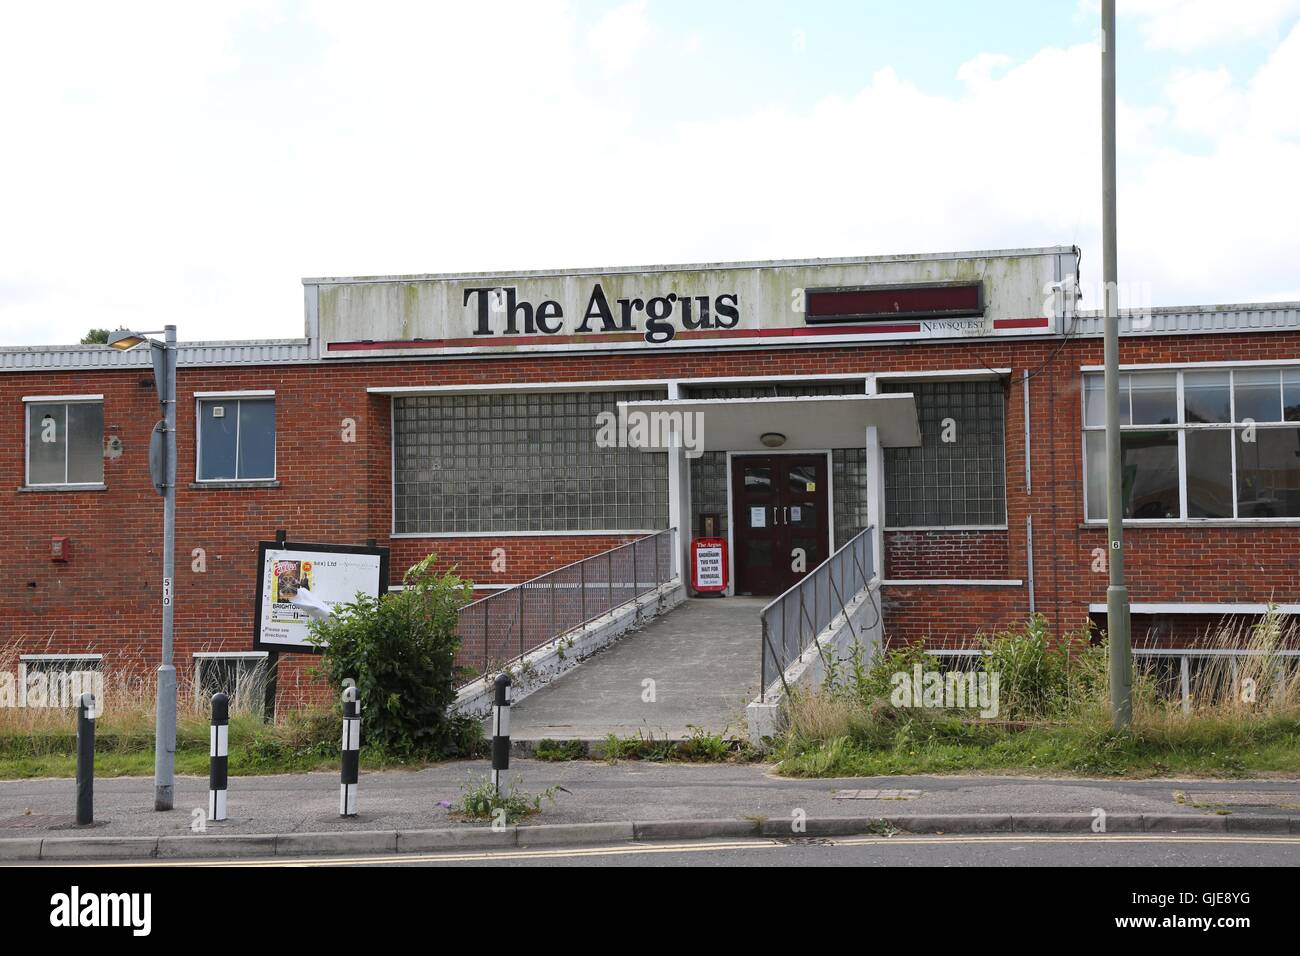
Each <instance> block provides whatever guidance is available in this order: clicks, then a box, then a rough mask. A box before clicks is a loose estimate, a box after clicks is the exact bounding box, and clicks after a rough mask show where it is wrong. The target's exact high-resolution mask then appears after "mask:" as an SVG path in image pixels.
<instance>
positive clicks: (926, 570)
mask: <svg viewBox="0 0 1300 956" xmlns="http://www.w3.org/2000/svg"><path fill="white" fill-rule="evenodd" d="M1008 540H1009V538H1008V535H1007V532H1005V531H886V532H885V577H887V578H1007V577H1010V574H1009V568H1010V558H1009V557H1008V555H1007V547H1008Z"/></svg>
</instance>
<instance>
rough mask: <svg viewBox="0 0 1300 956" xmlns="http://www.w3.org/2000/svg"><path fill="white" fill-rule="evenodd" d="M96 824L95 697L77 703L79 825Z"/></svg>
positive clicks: (85, 696) (83, 697) (88, 695)
mask: <svg viewBox="0 0 1300 956" xmlns="http://www.w3.org/2000/svg"><path fill="white" fill-rule="evenodd" d="M94 822H95V695H94V694H89V693H87V694H82V695H81V699H80V700H79V701H78V702H77V825H78V826H83V827H85V826H90V824H92V823H94Z"/></svg>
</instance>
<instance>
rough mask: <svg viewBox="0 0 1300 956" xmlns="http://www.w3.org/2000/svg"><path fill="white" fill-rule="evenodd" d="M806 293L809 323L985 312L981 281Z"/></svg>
mask: <svg viewBox="0 0 1300 956" xmlns="http://www.w3.org/2000/svg"><path fill="white" fill-rule="evenodd" d="M806 295H807V299H806V308H807V311H806V313H805V318H806V319H807V321H808V323H809V324H810V325H811V324H818V323H833V322H863V321H866V322H873V321H882V320H887V319H889V320H893V319H898V318H901V317H904V316H906V317H909V318H916V319H921V318H965V317H970V316H979V315H983V314H984V285H983V283H980V282H967V283H936V284H934V285H883V286H858V287H855V288H851V289H809V290H808V291H807V293H806Z"/></svg>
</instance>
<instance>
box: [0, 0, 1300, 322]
mask: <svg viewBox="0 0 1300 956" xmlns="http://www.w3.org/2000/svg"><path fill="white" fill-rule="evenodd" d="M1119 9H1120V22H1119V31H1120V45H1119V50H1120V63H1119V69H1120V81H1119V88H1120V113H1119V116H1120V120H1119V139H1120V146H1119V163H1120V195H1119V202H1120V207H1119V227H1120V270H1121V275H1120V278H1121V282H1122V283H1123V284H1125V286H1126V287H1131V288H1132V290H1133V291H1134V294H1136V295H1140V296H1143V297H1147V298H1149V301H1150V303H1152V304H1156V305H1180V304H1189V303H1212V302H1247V301H1265V300H1281V299H1300V262H1298V259H1297V257H1298V256H1300V105H1298V103H1297V96H1298V92H1300V0H1235V2H1223V0H1119ZM1099 19H1100V16H1099V12H1098V0H989V2H986V3H972V2H970V0H909V2H906V3H900V2H897V0H888V2H886V0H879V2H862V0H858V2H845V3H829V2H824V3H823V2H815V0H800V2H797V3H796V2H790V3H785V4H781V3H768V2H754V0H737V2H693V0H692V2H687V0H682V2H668V0H665V2H654V0H650V2H646V0H633V2H630V3H619V2H613V3H609V2H595V0H591V2H587V0H582V2H569V3H565V2H559V0H555V2H548V0H528V2H525V3H519V4H515V3H496V4H494V3H486V2H484V3H479V2H470V3H455V4H451V3H446V4H444V3H436V2H423V3H386V2H373V0H368V2H364V3H362V2H342V0H319V2H312V0H301V2H288V0H286V2H280V3H275V2H268V3H252V2H232V0H222V2H216V0H213V2H208V3H197V2H184V3H178V2H174V0H170V2H159V3H141V2H133V0H117V2H113V3H104V2H94V3H86V4H80V3H75V4H74V3H61V2H40V3H36V2H28V0H22V2H11V0H0V344H5V345H22V344H36V343H57V342H75V341H76V340H78V339H79V338H80V337H81V336H82V335H83V334H84V333H85V331H86V330H87V329H89V328H92V327H106V328H116V327H118V326H133V327H136V328H140V327H146V328H156V327H159V326H161V325H162V324H164V323H166V322H169V321H171V322H175V323H176V324H177V325H178V326H179V328H180V336H181V338H182V339H228V338H252V337H257V338H261V337H292V336H299V335H301V334H302V328H303V319H302V286H301V284H300V282H299V280H300V279H301V278H302V277H303V276H322V275H372V274H379V273H383V274H392V273H420V272H449V271H457V270H469V271H487V270H496V269H502V270H505V269H536V268H551V267H563V266H593V265H627V264H640V263H671V262H704V261H720V260H742V259H767V258H802V257H809V256H848V255H876V254H890V253H907V252H938V251H947V250H958V249H991V248H1007V247H1020V246H1032V245H1057V244H1061V245H1068V244H1071V243H1074V244H1077V245H1079V246H1080V247H1081V248H1082V249H1083V264H1084V269H1083V273H1084V275H1083V278H1084V280H1085V281H1093V282H1095V281H1096V279H1097V268H1098V262H1099V259H1100V252H1101V249H1100V238H1099V223H1100V186H1099V184H1100V166H1099V163H1100V159H1099V147H1098V136H1099V132H1098V130H1099V105H1098V96H1099V82H1100V53H1099V51H1100V45H1099V42H1098V41H1099ZM1139 290H1140V291H1139Z"/></svg>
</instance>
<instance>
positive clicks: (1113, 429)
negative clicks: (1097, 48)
mask: <svg viewBox="0 0 1300 956" xmlns="http://www.w3.org/2000/svg"><path fill="white" fill-rule="evenodd" d="M1101 31H1102V43H1103V44H1104V46H1103V48H1102V51H1101V226H1102V228H1101V270H1102V277H1101V279H1102V282H1101V286H1102V296H1103V298H1104V300H1105V302H1104V308H1105V327H1104V334H1103V351H1104V361H1105V367H1106V374H1105V383H1104V384H1105V391H1106V536H1107V538H1108V539H1109V540H1108V542H1107V543H1108V544H1109V547H1108V548H1107V549H1106V551H1107V554H1106V568H1107V571H1108V572H1109V583H1108V587H1107V588H1106V639H1107V643H1108V644H1109V645H1110V710H1111V718H1112V719H1113V720H1114V723H1115V726H1116V727H1120V728H1122V727H1127V726H1128V725H1129V724H1130V723H1132V721H1133V650H1132V637H1131V635H1130V632H1129V603H1128V586H1127V585H1126V584H1125V583H1124V484H1123V472H1122V471H1121V469H1120V454H1121V446H1120V429H1119V423H1120V417H1119V284H1118V271H1119V269H1118V265H1117V262H1118V255H1117V253H1116V227H1115V0H1102V4H1101Z"/></svg>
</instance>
